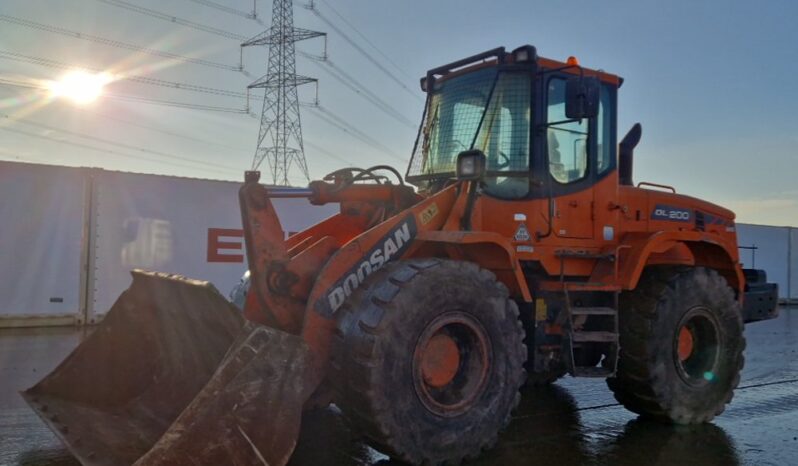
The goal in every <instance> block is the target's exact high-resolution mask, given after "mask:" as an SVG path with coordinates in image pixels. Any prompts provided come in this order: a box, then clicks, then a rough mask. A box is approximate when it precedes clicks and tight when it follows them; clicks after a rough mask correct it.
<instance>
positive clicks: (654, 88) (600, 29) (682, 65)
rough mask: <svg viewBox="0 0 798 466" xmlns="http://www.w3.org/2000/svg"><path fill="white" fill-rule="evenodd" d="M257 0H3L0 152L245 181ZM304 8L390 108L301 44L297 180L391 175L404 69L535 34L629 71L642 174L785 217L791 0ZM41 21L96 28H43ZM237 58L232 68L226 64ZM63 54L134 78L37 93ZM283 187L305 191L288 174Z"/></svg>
mask: <svg viewBox="0 0 798 466" xmlns="http://www.w3.org/2000/svg"><path fill="white" fill-rule="evenodd" d="M120 5H121V6H120ZM213 5H217V6H218V5H224V6H226V7H227V8H226V9H227V11H224V9H220V8H214V7H213ZM254 5H255V8H256V11H257V14H258V18H257V19H251V18H247V17H245V16H246V14H245V13H247V12H251V11H252V9H253V0H213V1H211V0H124V1H122V0H0V159H2V160H15V161H28V162H35V163H50V164H58V165H68V166H94V167H102V168H106V169H111V170H123V171H134V172H144V173H159V174H167V175H178V176H190V177H200V178H213V179H226V180H239V179H242V174H241V172H242V171H243V170H246V169H248V168H249V167H250V165H251V162H252V156H253V154H254V150H255V146H256V140H257V135H258V128H259V113H260V109H261V104H262V102H261V100H259V99H258V98H257V97H254V96H253V97H251V98H250V99H249V101H247V99H246V98H244V97H242V96H241V95H240V94H243V93H246V87H247V85H248V84H250V83H251V82H252V81H254V80H255V79H257V78H258V77H260V76H262V75H263V74H264V73H265V72H266V60H267V55H268V50H267V49H266V48H264V47H253V48H246V49H244V50H243V53H242V52H241V51H240V47H239V44H240V42H241V39H240V38H238V37H239V36H240V37H244V36H246V37H252V36H255V35H256V34H258V33H259V32H261V31H263V30H264V29H265V28H266V27H267V26H268V24H269V22H270V20H271V18H270V16H271V2H268V1H262V0H254ZM125 6H126V7H125ZM137 7H142V8H145V9H147V10H146V13H147V14H142V13H140V12H137V11H134V10H136V9H137ZM315 8H316V12H314V11H312V10H309V9H308V8H306V0H296V1H295V2H294V16H295V18H294V19H295V25H296V26H297V27H302V28H306V29H312V30H319V31H326V32H327V33H328V38H327V44H326V49H327V53H328V57H329V60H330V61H331V63H332V66H334V67H335V68H334V69H338V70H343V71H344V72H345V73H346V74H348V75H349V76H351V77H352V78H354V79H355V80H356V81H357V82H358V84H357V86H358V87H359V86H362V87H363V88H366V89H367V90H368V92H370V93H372V94H373V95H376V96H377V97H378V98H379V99H380V100H381V101H382V102H383V107H385V106H387V107H389V109H388V110H386V109H385V108H383V109H380V108H378V107H377V106H375V105H374V104H373V103H372V102H369V100H368V99H367V98H364V94H365V92H366V91H363V90H360V92H359V93H357V92H355V91H353V90H352V89H351V88H350V87H347V86H345V85H344V84H342V83H341V82H339V81H338V80H336V79H335V78H334V77H333V76H332V74H331V71H330V67H329V65H325V64H323V63H319V62H318V61H314V60H312V59H309V58H307V57H306V56H303V55H302V54H301V53H298V55H297V72H298V73H299V74H302V75H306V76H312V77H316V78H318V79H319V85H318V97H319V104H320V105H321V108H322V109H323V111H320V110H316V109H311V108H308V107H303V108H302V126H303V133H304V136H305V145H306V147H305V152H306V157H307V161H308V166H309V171H310V176H311V179H316V178H320V177H321V176H323V175H324V174H325V173H328V172H330V171H332V170H334V169H336V168H340V167H342V166H344V165H345V163H344V162H348V163H350V164H352V165H354V166H371V165H376V164H382V163H387V164H391V165H394V166H397V167H401V168H400V171H402V172H404V168H405V166H406V163H407V159H408V158H409V154H410V152H411V150H412V147H413V142H414V140H415V137H416V126H417V124H418V123H417V122H418V121H419V120H420V118H421V113H422V110H423V109H422V107H423V94H422V92H421V90H420V89H419V86H418V78H420V77H421V76H423V75H424V74H425V72H426V70H427V69H430V68H433V67H435V66H438V65H441V64H444V63H448V62H451V61H454V60H456V59H459V58H462V57H465V56H468V55H472V54H474V53H478V52H481V51H484V50H488V49H491V48H494V47H497V46H505V47H507V48H508V49H513V48H515V47H517V46H519V45H523V44H532V45H535V46H536V47H537V49H538V53H539V54H540V55H541V56H545V57H550V58H554V59H559V60H564V59H565V58H567V57H568V56H569V55H574V56H576V57H578V58H579V60H580V62H581V63H582V64H583V65H584V66H587V67H590V68H600V69H604V70H606V71H608V72H611V73H614V74H618V75H620V76H622V77H624V78H625V82H624V84H623V86H622V88H621V90H620V92H619V110H618V111H619V125H618V131H619V137H622V136H623V134H625V132H626V130H627V129H628V128H630V127H631V126H632V125H633V124H634V123H635V122H640V123H641V124H642V125H643V138H642V141H641V143H640V145H639V146H638V148H637V150H636V152H635V157H636V159H635V180H636V181H650V182H656V183H663V184H668V185H671V186H674V187H675V188H676V189H677V191H678V192H680V193H684V194H688V195H691V196H695V197H699V198H703V199H706V200H709V201H711V202H714V203H717V204H720V205H723V206H726V207H728V208H731V209H732V210H734V211H735V212H736V213H737V216H738V221H741V222H748V223H760V224H771V225H791V226H798V183H797V182H796V175H798V149H796V147H798V144H796V143H798V131H796V126H798V117H796V115H795V114H796V110H798V92H796V85H795V84H794V80H795V77H796V76H798V59H797V58H798V56H796V55H798V28H795V26H794V22H795V18H797V17H798V2H794V1H787V0H763V1H760V2H751V1H739V0H734V1H719V0H714V1H713V0H705V1H701V2H696V1H687V0H672V1H668V2H663V1H654V0H636V1H632V0H629V1H618V0H604V1H596V0H573V1H552V0H547V1H542V0H541V1H535V0H512V1H511V0H508V1H501V0H495V1H475V0H460V1H455V0H437V1H431V0H427V1H417V0H393V1H387V0H315ZM138 10H139V11H142V10H140V8H139V9H138ZM242 13H244V14H242ZM172 17H174V18H176V21H172V20H171V18H172ZM164 18H165V19H164ZM258 20H260V23H263V24H260V23H259V21H258ZM26 21H27V23H25V24H27V26H23V25H20V22H26ZM31 22H33V23H31ZM186 22H190V23H191V24H192V25H194V26H195V27H189V26H186V25H185V23H186ZM41 25H44V26H45V27H44V28H42V26H41ZM197 25H199V26H201V27H199V28H197V27H196V26H197ZM53 27H57V28H62V29H64V30H67V32H66V34H70V33H80V34H81V35H82V36H81V37H85V35H91V36H93V37H94V38H95V40H86V39H85V38H84V39H81V38H75V37H68V36H67V35H64V34H56V33H53V32H48V31H47V29H51V30H52V28H53ZM353 27H354V29H353ZM210 28H213V29H212V30H213V31H215V32H216V33H211V32H208V30H209V29H210ZM336 29H338V30H339V31H342V32H343V33H344V34H345V35H346V36H347V37H349V38H350V39H352V40H354V41H356V43H357V44H358V47H359V48H360V49H362V50H364V51H365V52H366V53H367V54H368V57H367V56H365V55H364V54H362V53H361V52H360V51H359V50H358V49H357V48H355V47H353V46H352V45H351V44H350V43H349V42H348V41H347V39H346V38H345V37H344V36H342V35H341V34H340V33H339V31H336ZM363 37H365V38H366V39H367V40H364V39H363ZM109 41H116V42H113V43H114V44H116V45H117V46H110V45H108V43H109ZM119 42H122V43H124V44H129V45H134V46H138V47H146V48H148V49H153V50H157V51H160V52H166V53H171V54H177V55H180V56H182V57H191V58H192V59H194V60H195V61H197V60H202V61H203V64H198V63H192V62H186V61H185V60H175V59H169V58H165V57H164V56H163V54H160V55H152V54H146V53H140V52H136V51H133V50H130V49H129V47H128V48H125V47H120V46H119ZM324 48H325V44H324V41H323V40H321V39H313V40H309V41H304V42H300V43H298V44H297V49H298V51H300V52H304V53H305V54H310V55H319V54H321V53H322V51H323V50H324ZM240 57H243V60H242V61H243V71H238V70H236V69H235V68H237V67H238V66H239V63H240ZM369 57H370V58H369ZM374 62H376V63H377V64H378V65H375V63H374ZM70 67H83V68H88V69H97V70H103V71H107V72H108V73H110V74H111V75H112V76H115V77H116V78H123V77H127V78H130V79H119V80H117V81H114V82H112V83H110V84H109V85H107V86H106V91H107V94H108V95H106V96H102V97H100V98H99V99H98V100H96V101H95V102H93V103H91V104H87V105H83V106H77V105H75V104H73V103H70V102H67V101H64V100H63V99H53V98H52V97H50V95H49V93H48V92H47V91H45V90H42V89H37V88H36V87H41V86H42V83H45V82H46V81H47V80H56V79H58V78H59V77H61V76H62V75H63V74H65V73H66V72H67V69H68V68H70ZM9 83H12V84H17V85H9ZM20 83H25V84H28V85H31V86H33V88H26V87H19V86H18V84H20ZM175 85H177V86H178V87H177V88H175ZM186 85H192V86H202V87H203V88H205V91H204V92H192V91H190V90H189V88H187V87H186ZM208 89H211V91H210V93H209V91H208ZM218 90H223V91H225V92H224V93H225V94H228V95H218V94H219V92H218ZM261 95H262V94H261ZM315 95H316V89H315V87H314V86H313V85H306V86H304V87H303V88H302V89H301V90H300V100H301V101H302V102H305V103H310V102H312V101H313V100H314V99H315ZM131 97H132V98H131ZM371 100H372V101H373V100H374V99H373V98H372V99H371ZM153 101H158V103H156V102H153ZM164 102H168V103H169V104H167V105H164V104H163V103H164ZM248 102H249V103H248ZM247 104H248V107H249V108H247ZM185 106H189V107H192V108H183V107H185ZM200 106H201V107H203V108H198V107H200ZM206 107H212V109H211V108H206ZM247 110H249V113H247ZM325 112H326V113H325ZM329 115H333V117H332V118H339V119H343V120H344V121H345V123H346V125H347V126H344V128H348V129H347V131H344V130H342V127H341V124H340V123H339V124H337V125H334V124H330V118H331V117H330V116H329ZM357 133H360V134H359V135H358V134H357ZM363 136H365V137H363ZM262 168H263V169H264V170H265V167H262ZM291 181H292V183H294V184H296V185H303V184H304V180H303V179H302V177H301V176H298V174H294V175H293V176H292V178H291Z"/></svg>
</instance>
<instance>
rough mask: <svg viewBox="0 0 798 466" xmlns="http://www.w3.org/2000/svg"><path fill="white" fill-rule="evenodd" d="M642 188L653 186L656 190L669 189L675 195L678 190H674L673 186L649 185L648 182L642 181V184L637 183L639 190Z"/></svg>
mask: <svg viewBox="0 0 798 466" xmlns="http://www.w3.org/2000/svg"><path fill="white" fill-rule="evenodd" d="M641 186H651V187H654V188H662V189H668V190H670V192H672V193H673V194H676V188H674V187H673V186H668V185H667V184H658V183H649V182H648V181H641V182H640V183H637V187H638V188H639V187H641Z"/></svg>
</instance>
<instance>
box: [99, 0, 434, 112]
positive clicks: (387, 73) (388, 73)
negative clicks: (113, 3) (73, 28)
mask: <svg viewBox="0 0 798 466" xmlns="http://www.w3.org/2000/svg"><path fill="white" fill-rule="evenodd" d="M99 1H107V0H99ZM307 8H308V9H309V10H310V11H312V12H313V14H315V15H316V16H317V17H318V18H319V19H320V20H322V21H323V22H324V23H325V24H327V26H329V27H330V28H332V30H333V31H335V32H337V33H338V34H340V35H341V37H343V38H344V40H345V41H347V42H348V43H349V45H351V46H352V47H353V48H354V49H355V50H357V51H358V52H360V54H361V55H363V56H364V57H365V58H366V59H367V60H368V61H370V62H371V64H373V65H374V66H376V67H377V68H378V69H379V70H380V71H382V72H383V73H384V74H385V76H387V77H388V78H390V79H391V81H393V82H394V83H396V84H397V85H399V87H401V88H402V89H404V90H405V91H406V92H407V93H408V94H410V95H412V96H413V97H414V98H416V99H417V100H419V101H423V99H422V98H421V97H419V95H418V94H417V93H415V92H413V91H411V90H410V88H409V87H407V85H405V83H403V82H402V81H401V80H399V79H398V78H397V77H396V76H394V74H393V73H392V72H391V71H390V70H389V69H388V68H386V67H385V66H383V65H382V63H380V62H379V61H378V60H377V59H376V58H374V57H373V56H372V55H371V54H370V53H368V52H367V51H366V50H365V49H364V48H363V47H361V46H360V45H359V44H358V43H357V42H356V41H355V40H354V39H352V38H351V37H349V36H348V35H347V34H346V33H345V32H344V31H342V30H341V28H339V27H338V26H336V25H335V24H334V23H333V22H332V21H330V20H329V19H327V18H325V17H324V15H322V14H321V13H320V12H319V9H318V8H316V7H315V6H314V5H313V3H311V4H310V5H308V6H307Z"/></svg>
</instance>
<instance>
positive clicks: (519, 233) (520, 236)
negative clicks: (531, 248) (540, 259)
mask: <svg viewBox="0 0 798 466" xmlns="http://www.w3.org/2000/svg"><path fill="white" fill-rule="evenodd" d="M513 239H515V240H516V241H529V240H531V239H532V237H531V236H530V235H529V230H528V229H527V227H526V225H525V224H523V223H521V224H519V225H518V229H517V230H515V235H513Z"/></svg>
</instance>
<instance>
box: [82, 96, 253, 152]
mask: <svg viewBox="0 0 798 466" xmlns="http://www.w3.org/2000/svg"><path fill="white" fill-rule="evenodd" d="M75 108H78V109H80V111H81V113H86V114H92V115H97V116H98V117H100V118H102V119H104V120H112V121H116V122H119V123H122V124H125V125H129V126H134V127H137V128H141V129H146V130H148V131H152V132H155V133H160V134H164V135H167V136H171V137H175V138H179V139H185V140H187V141H194V142H198V143H200V144H203V145H211V146H216V147H221V148H224V149H229V150H234V151H238V152H249V149H244V148H242V147H234V146H228V145H227V144H221V143H219V142H216V141H211V140H209V139H203V138H197V137H194V136H190V135H188V134H183V133H178V132H175V131H169V130H166V129H163V128H158V127H155V126H150V125H145V124H142V123H139V122H136V121H130V120H127V119H124V118H119V117H118V116H115V115H111V114H109V113H105V112H98V111H95V110H89V109H87V108H86V107H75Z"/></svg>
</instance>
